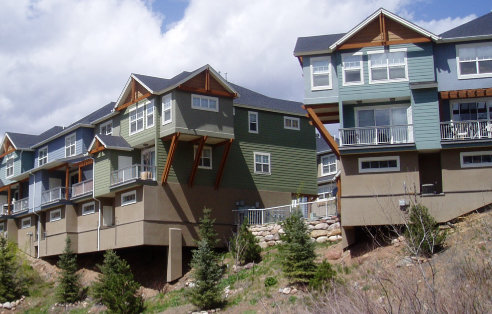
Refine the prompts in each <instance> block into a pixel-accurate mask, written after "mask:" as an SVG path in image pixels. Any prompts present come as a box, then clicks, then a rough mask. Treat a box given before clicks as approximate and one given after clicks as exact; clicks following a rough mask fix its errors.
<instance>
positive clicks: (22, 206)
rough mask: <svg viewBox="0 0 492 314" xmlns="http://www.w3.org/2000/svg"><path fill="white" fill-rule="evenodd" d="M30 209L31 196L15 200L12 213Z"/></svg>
mask: <svg viewBox="0 0 492 314" xmlns="http://www.w3.org/2000/svg"><path fill="white" fill-rule="evenodd" d="M28 210H29V197H26V198H23V199H20V200H17V201H15V202H13V209H12V213H13V214H17V213H21V212H24V211H28Z"/></svg>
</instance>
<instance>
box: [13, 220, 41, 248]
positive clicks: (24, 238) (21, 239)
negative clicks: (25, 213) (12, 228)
mask: <svg viewBox="0 0 492 314" xmlns="http://www.w3.org/2000/svg"><path fill="white" fill-rule="evenodd" d="M23 218H25V217H23ZM21 220H22V218H18V219H16V224H17V228H18V229H17V245H18V247H19V249H20V250H22V251H23V252H25V253H26V254H28V255H30V256H35V255H36V250H35V249H34V243H35V241H34V240H35V239H36V225H37V218H36V216H34V215H32V216H31V227H29V228H24V229H21V228H20V226H21Z"/></svg>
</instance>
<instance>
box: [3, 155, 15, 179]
mask: <svg viewBox="0 0 492 314" xmlns="http://www.w3.org/2000/svg"><path fill="white" fill-rule="evenodd" d="M14 159H15V153H10V154H8V155H7V156H5V177H7V178H8V177H11V176H13V175H14Z"/></svg>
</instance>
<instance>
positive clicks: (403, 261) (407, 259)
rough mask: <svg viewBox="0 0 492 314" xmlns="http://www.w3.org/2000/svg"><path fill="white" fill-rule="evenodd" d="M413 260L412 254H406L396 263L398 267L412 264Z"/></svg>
mask: <svg viewBox="0 0 492 314" xmlns="http://www.w3.org/2000/svg"><path fill="white" fill-rule="evenodd" d="M412 265H413V260H412V258H410V256H405V257H404V258H402V259H400V260H399V261H398V262H397V263H396V267H403V266H412Z"/></svg>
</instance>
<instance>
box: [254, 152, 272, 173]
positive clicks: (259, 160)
mask: <svg viewBox="0 0 492 314" xmlns="http://www.w3.org/2000/svg"><path fill="white" fill-rule="evenodd" d="M254 156H255V173H259V174H270V173H271V172H270V171H271V167H270V154H269V153H256V152H255V153H254Z"/></svg>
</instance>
